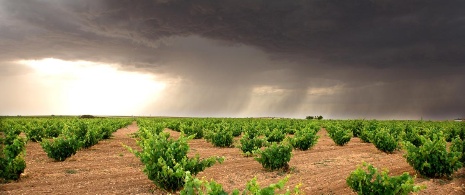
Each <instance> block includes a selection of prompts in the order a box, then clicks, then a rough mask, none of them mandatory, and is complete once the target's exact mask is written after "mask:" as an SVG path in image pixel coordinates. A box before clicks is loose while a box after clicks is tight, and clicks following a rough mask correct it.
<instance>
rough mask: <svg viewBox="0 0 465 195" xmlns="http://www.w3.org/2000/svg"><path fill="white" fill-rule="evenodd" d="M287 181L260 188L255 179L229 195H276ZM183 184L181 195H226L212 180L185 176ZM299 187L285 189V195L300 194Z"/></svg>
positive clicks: (283, 180) (286, 179)
mask: <svg viewBox="0 0 465 195" xmlns="http://www.w3.org/2000/svg"><path fill="white" fill-rule="evenodd" d="M288 180H289V176H287V177H285V178H284V179H281V180H279V181H278V183H276V184H270V185H269V186H268V187H265V188H262V187H260V185H259V184H258V182H257V178H256V177H255V178H253V179H252V180H250V181H248V182H247V184H246V189H244V190H243V191H242V192H240V191H239V190H238V189H234V190H233V191H232V193H231V194H232V195H239V194H257V195H258V194H263V195H274V194H276V191H277V190H281V189H283V188H284V185H285V184H286V183H287V181H288ZM185 182H186V185H185V187H184V189H183V190H181V192H180V194H181V195H207V194H208V195H228V193H227V192H225V191H224V190H223V186H222V185H221V184H218V183H216V182H215V181H214V180H211V181H210V182H209V181H205V180H199V179H197V178H193V177H192V176H191V175H190V174H187V176H186V179H185ZM299 186H300V185H297V186H295V187H294V190H293V191H290V190H289V189H287V190H286V193H285V194H286V195H291V194H294V195H298V194H300V190H299Z"/></svg>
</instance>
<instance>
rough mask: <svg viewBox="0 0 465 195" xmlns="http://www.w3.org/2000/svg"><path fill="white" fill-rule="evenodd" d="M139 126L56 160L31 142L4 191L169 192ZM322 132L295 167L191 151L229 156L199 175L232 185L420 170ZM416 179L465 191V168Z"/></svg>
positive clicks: (314, 188)
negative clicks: (143, 156)
mask: <svg viewBox="0 0 465 195" xmlns="http://www.w3.org/2000/svg"><path fill="white" fill-rule="evenodd" d="M136 131H137V125H136V124H132V125H130V126H128V127H127V128H123V129H120V130H118V131H117V132H115V133H114V134H113V135H114V137H113V138H112V139H109V140H104V141H101V142H99V143H98V144H97V145H95V146H93V147H91V148H90V149H86V150H81V151H79V152H78V153H77V154H76V155H75V156H73V157H71V158H69V159H67V160H66V161H64V162H54V161H53V160H52V159H50V158H48V157H47V155H46V154H45V153H44V152H43V150H42V148H41V147H40V145H39V144H37V143H32V142H29V143H28V144H27V156H26V162H27V168H26V170H25V174H24V175H23V176H22V178H21V179H20V180H19V181H18V182H13V183H9V184H0V194H65V193H66V194H70V193H71V194H166V192H164V191H163V190H160V189H158V188H157V187H156V186H155V185H154V184H153V183H152V182H151V181H150V180H149V179H147V177H146V176H145V175H144V173H143V172H142V169H143V165H142V164H141V163H140V161H139V160H138V159H137V158H136V157H135V156H134V155H133V154H131V153H130V152H128V151H127V150H126V149H125V148H124V147H123V146H122V145H123V144H124V145H128V146H130V147H133V148H137V146H136V143H135V140H134V139H132V138H131V137H130V136H129V134H131V133H134V132H136ZM167 132H169V133H170V134H171V135H172V136H173V137H174V138H176V137H178V136H179V133H178V132H174V131H171V130H167ZM318 134H319V135H320V139H319V140H318V143H317V144H316V145H315V146H314V147H313V148H312V149H310V150H308V151H293V157H292V159H291V162H290V163H289V165H290V172H289V173H283V172H282V171H272V172H271V171H266V170H264V169H263V168H262V166H261V165H260V164H259V163H258V162H256V161H255V160H253V158H252V157H244V156H243V155H242V154H241V151H240V150H239V149H238V148H217V147H213V146H212V145H211V144H210V143H208V142H206V141H205V140H203V139H201V140H192V141H190V146H191V153H190V155H194V154H195V153H199V154H200V156H201V157H208V156H224V157H225V158H226V159H225V161H224V163H222V164H216V165H214V166H213V167H210V168H207V169H206V170H205V171H204V172H201V173H199V174H198V175H197V176H198V177H203V178H205V179H207V180H210V179H214V180H215V181H217V182H218V183H221V184H222V185H223V187H224V188H225V190H226V191H231V190H232V189H235V188H239V189H244V187H245V184H246V182H247V181H248V180H250V179H252V178H253V177H257V178H258V181H259V183H260V184H261V185H262V186H266V185H269V184H270V183H275V182H277V181H278V180H280V179H282V178H284V177H285V176H286V175H287V174H290V175H291V177H290V179H289V182H288V186H291V188H293V186H295V185H298V184H301V187H300V189H301V190H302V191H303V192H304V193H305V194H354V193H353V192H352V191H351V189H350V188H349V187H348V186H347V185H346V184H345V179H346V178H347V176H348V175H349V174H350V172H351V171H353V170H354V169H355V168H356V167H357V165H359V164H361V162H362V161H366V162H369V163H371V164H373V165H374V166H375V167H378V168H379V169H386V168H387V169H389V170H390V173H391V174H393V175H399V174H401V173H403V172H409V173H410V174H411V175H414V174H415V171H414V170H413V168H412V167H410V165H408V164H407V163H406V161H405V159H404V158H403V157H402V152H401V151H397V152H395V153H394V154H385V153H383V152H380V151H378V150H377V149H376V148H375V147H374V146H373V144H368V143H362V142H361V141H360V139H358V138H353V139H352V140H351V141H350V142H349V143H348V144H347V145H345V146H342V147H341V146H336V145H335V144H334V142H333V141H332V140H331V139H330V138H329V137H328V136H327V133H326V131H325V130H321V131H320V132H319V133H318ZM415 181H416V183H417V184H420V185H426V186H427V189H425V190H423V191H421V192H420V193H419V194H465V169H463V168H462V169H461V170H459V171H457V172H456V173H455V174H454V175H453V177H452V179H451V180H448V179H425V178H420V177H418V178H416V180H415Z"/></svg>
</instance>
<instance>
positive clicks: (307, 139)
mask: <svg viewBox="0 0 465 195" xmlns="http://www.w3.org/2000/svg"><path fill="white" fill-rule="evenodd" d="M316 133H317V132H316V131H315V130H313V129H311V128H308V127H307V128H304V129H301V130H299V131H297V132H296V133H295V135H294V137H293V138H290V143H291V145H292V147H294V148H298V149H301V150H308V149H310V148H311V147H313V146H314V145H315V144H316V143H317V142H318V138H319V136H317V135H316Z"/></svg>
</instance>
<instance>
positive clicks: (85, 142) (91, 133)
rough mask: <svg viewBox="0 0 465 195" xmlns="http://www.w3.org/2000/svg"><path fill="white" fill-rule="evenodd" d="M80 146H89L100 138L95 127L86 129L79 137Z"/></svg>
mask: <svg viewBox="0 0 465 195" xmlns="http://www.w3.org/2000/svg"><path fill="white" fill-rule="evenodd" d="M80 139H81V146H82V147H84V148H90V147H91V146H93V145H95V144H97V143H98V142H99V141H100V140H101V139H102V134H100V132H99V131H98V130H97V129H88V130H87V132H86V134H85V135H84V137H81V138H80Z"/></svg>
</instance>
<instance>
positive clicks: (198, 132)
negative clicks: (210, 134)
mask: <svg viewBox="0 0 465 195" xmlns="http://www.w3.org/2000/svg"><path fill="white" fill-rule="evenodd" d="M180 128H181V132H182V133H184V134H186V135H189V136H190V135H194V139H201V138H203V129H202V127H201V126H196V125H192V126H189V125H185V124H182V125H181V126H180Z"/></svg>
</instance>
